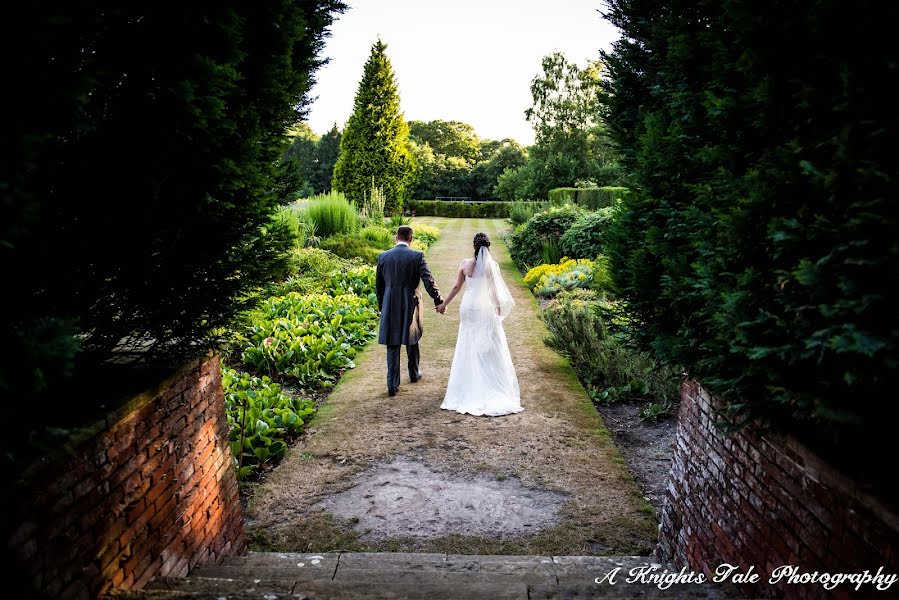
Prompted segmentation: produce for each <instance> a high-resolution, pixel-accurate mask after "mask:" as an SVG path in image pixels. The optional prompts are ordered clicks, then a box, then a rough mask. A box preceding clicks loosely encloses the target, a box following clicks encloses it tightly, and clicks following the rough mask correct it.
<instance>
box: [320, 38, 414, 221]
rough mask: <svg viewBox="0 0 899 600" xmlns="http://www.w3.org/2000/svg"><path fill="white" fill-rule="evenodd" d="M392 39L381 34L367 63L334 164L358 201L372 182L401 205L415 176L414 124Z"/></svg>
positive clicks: (391, 205)
mask: <svg viewBox="0 0 899 600" xmlns="http://www.w3.org/2000/svg"><path fill="white" fill-rule="evenodd" d="M386 50H387V44H385V43H384V42H382V41H381V40H380V39H378V41H377V42H375V44H374V45H373V46H372V49H371V56H370V57H369V59H368V62H366V63H365V69H364V70H363V73H362V81H360V82H359V90H358V91H357V92H356V102H355V108H354V110H353V114H352V116H351V117H350V119H349V121H347V125H346V128H345V129H344V132H343V137H342V138H341V140H340V155H339V157H338V159H337V164H336V165H335V166H334V180H333V182H332V185H333V187H334V189H336V190H339V191H341V192H343V193H344V194H346V195H347V197H348V198H349V199H350V200H352V201H354V202H361V201H362V200H363V199H364V198H365V197H366V195H367V194H369V193H370V190H371V187H372V184H374V185H375V186H378V187H380V188H382V189H383V190H384V192H385V194H386V195H387V208H388V209H392V210H398V209H401V208H402V204H403V200H404V199H405V198H406V197H407V195H408V192H409V190H410V187H411V186H410V184H411V183H412V179H413V177H414V161H413V159H412V155H411V153H410V151H409V125H408V124H407V123H406V121H405V119H403V115H402V113H401V112H400V96H399V92H398V90H397V85H396V81H395V79H394V73H393V67H392V66H391V65H390V60H389V59H388V58H387V54H386Z"/></svg>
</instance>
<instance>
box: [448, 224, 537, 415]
mask: <svg viewBox="0 0 899 600" xmlns="http://www.w3.org/2000/svg"><path fill="white" fill-rule="evenodd" d="M466 285H467V289H466V291H465V294H463V296H462V303H461V305H460V306H459V314H460V317H461V318H460V322H459V336H458V338H457V340H456V352H455V354H454V356H453V366H452V369H451V370H450V376H449V384H448V385H447V388H446V396H445V397H444V399H443V404H442V405H441V406H440V408H445V409H447V410H454V411H456V412H459V413H468V414H471V415H489V416H499V415H507V414H511V413H517V412H521V411H522V410H524V408H522V406H521V397H520V394H519V389H518V377H517V376H516V375H515V367H514V365H513V364H512V356H511V355H510V354H509V345H508V343H507V342H506V333H505V331H503V319H505V318H506V317H508V316H509V313H510V312H511V311H512V307H513V306H515V301H514V300H513V299H512V295H511V294H510V293H509V288H508V287H506V283H505V282H504V281H503V278H502V275H501V274H500V272H499V265H497V264H496V261H495V260H493V257H492V256H491V255H490V239H489V238H488V237H487V234H486V233H479V234H477V235H475V236H474V258H468V259H465V260H463V261H462V263H461V264H460V265H459V273H458V275H457V276H456V283H455V285H453V289H452V290H450V292H449V295H448V296H447V297H446V299H445V300H444V301H443V304H441V305H439V306H438V307H437V310H438V311H440V312H443V311H444V310H446V306H447V305H448V304H449V303H450V302H451V301H452V300H453V298H455V297H456V294H458V293H459V292H460V291H461V290H462V287H463V286H466Z"/></svg>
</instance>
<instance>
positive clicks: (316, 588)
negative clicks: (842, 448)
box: [112, 552, 735, 600]
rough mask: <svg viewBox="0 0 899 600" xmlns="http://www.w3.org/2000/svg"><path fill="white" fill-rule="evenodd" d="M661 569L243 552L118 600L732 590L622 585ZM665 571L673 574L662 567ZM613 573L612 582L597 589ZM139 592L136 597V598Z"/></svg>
mask: <svg viewBox="0 0 899 600" xmlns="http://www.w3.org/2000/svg"><path fill="white" fill-rule="evenodd" d="M650 566H655V567H656V568H657V569H658V570H659V571H661V570H662V569H664V568H666V566H665V565H660V564H658V563H655V562H653V561H652V559H651V558H650V557H646V556H495V555H453V554H424V553H423V554H415V553H411V554H410V553H357V552H343V553H324V554H306V553H281V552H250V553H248V554H246V555H244V556H239V557H231V558H227V559H225V560H224V561H223V563H222V564H221V565H217V566H204V567H198V568H196V569H194V570H193V571H192V572H191V574H190V576H189V577H187V578H157V579H155V580H154V581H153V582H151V584H150V585H149V586H148V587H147V589H146V590H145V591H144V592H138V593H137V594H138V595H133V596H130V595H118V596H112V597H115V598H118V599H121V600H124V599H126V598H135V599H137V598H142V599H145V600H156V599H160V600H162V599H169V598H185V599H188V598H189V599H195V598H196V599H200V598H209V599H215V600H218V599H220V598H228V599H229V600H242V599H243V598H256V599H257V600H258V599H264V600H275V599H277V598H306V599H307V600H317V599H320V598H321V599H325V598H335V599H336V598H347V599H371V598H384V599H387V600H393V599H404V598H408V599H412V598H420V599H422V600H443V599H449V598H471V599H472V600H477V599H481V598H485V599H486V598H497V599H500V600H504V599H507V598H509V599H511V598H515V599H520V600H529V599H540V600H574V599H588V598H596V599H599V598H615V599H618V598H728V597H734V596H735V594H734V592H733V590H730V589H723V588H721V587H719V586H712V585H710V584H708V583H705V584H702V585H695V584H678V585H672V586H670V587H668V588H666V589H659V588H658V587H657V586H656V585H655V584H652V583H645V584H644V583H627V582H625V581H624V580H625V579H626V578H627V577H628V573H629V571H630V570H631V569H633V568H636V567H650ZM667 568H668V571H669V573H672V572H675V573H676V572H677V571H676V570H675V569H673V568H671V567H667ZM615 569H618V575H617V582H616V583H615V585H611V584H610V583H609V582H608V581H607V580H605V581H601V582H600V583H596V582H595V579H596V578H601V579H602V578H604V577H605V576H606V575H607V574H608V573H609V572H611V571H613V570H615ZM141 594H143V595H141Z"/></svg>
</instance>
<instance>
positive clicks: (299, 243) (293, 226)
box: [275, 206, 307, 248]
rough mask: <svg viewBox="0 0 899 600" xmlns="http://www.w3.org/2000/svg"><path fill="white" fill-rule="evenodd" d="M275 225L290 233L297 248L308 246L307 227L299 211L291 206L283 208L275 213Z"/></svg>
mask: <svg viewBox="0 0 899 600" xmlns="http://www.w3.org/2000/svg"><path fill="white" fill-rule="evenodd" d="M275 223H277V224H278V225H279V226H280V227H283V228H284V229H285V230H287V231H288V232H289V235H290V239H291V241H292V242H293V245H294V246H295V247H299V248H302V247H303V246H305V245H306V237H307V233H306V232H307V225H306V223H305V222H304V221H303V219H302V218H301V216H300V213H299V211H297V210H295V209H293V208H291V207H289V206H282V207H280V208H279V209H278V210H277V211H275Z"/></svg>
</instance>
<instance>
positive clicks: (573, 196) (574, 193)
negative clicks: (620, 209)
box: [549, 186, 630, 210]
mask: <svg viewBox="0 0 899 600" xmlns="http://www.w3.org/2000/svg"><path fill="white" fill-rule="evenodd" d="M628 192H630V190H629V189H628V188H626V187H617V186H603V187H593V188H573V187H560V188H554V189H551V190H549V201H550V203H552V204H556V205H558V204H577V205H579V206H583V207H584V208H589V209H590V210H596V209H597V208H605V207H606V206H612V205H614V204H615V201H616V200H619V199H621V198H623V197H625V196H626V195H627V194H628Z"/></svg>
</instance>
